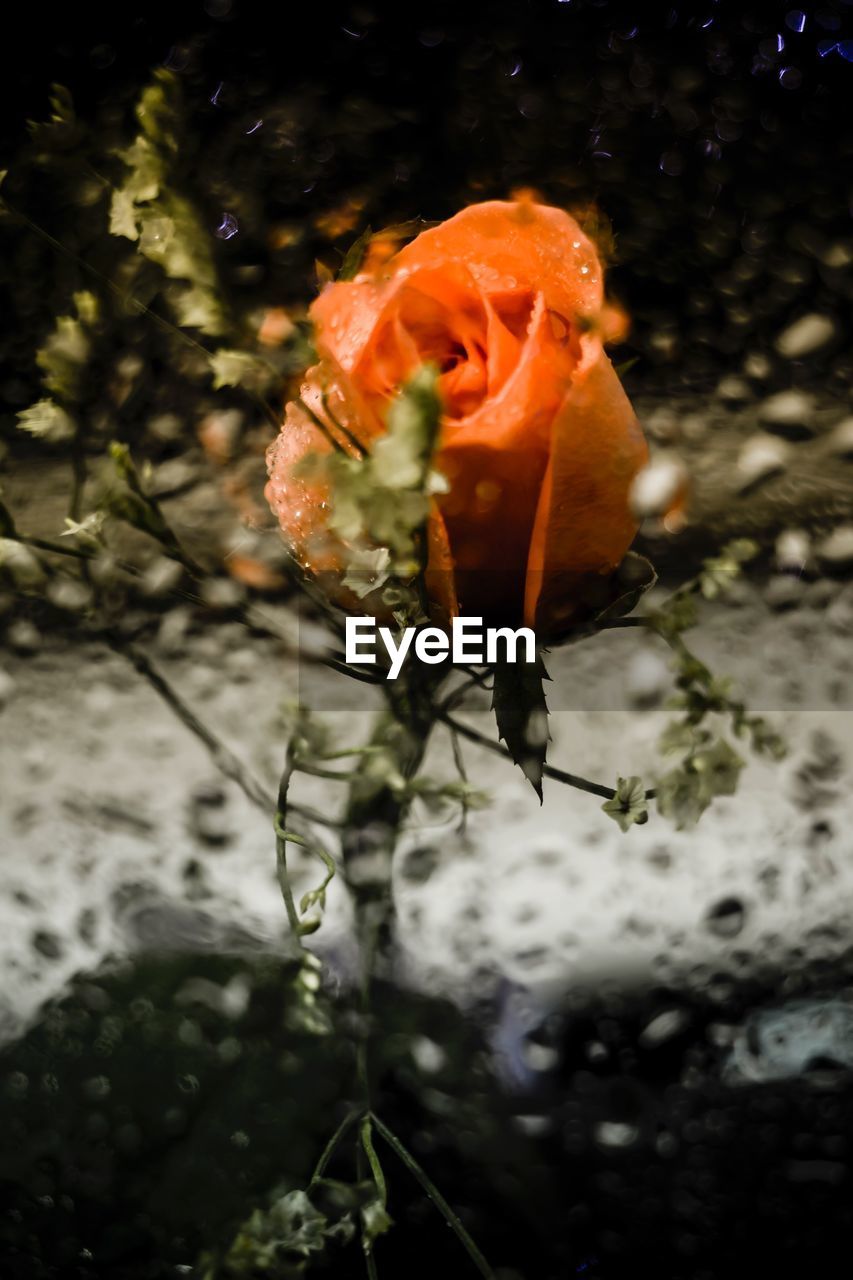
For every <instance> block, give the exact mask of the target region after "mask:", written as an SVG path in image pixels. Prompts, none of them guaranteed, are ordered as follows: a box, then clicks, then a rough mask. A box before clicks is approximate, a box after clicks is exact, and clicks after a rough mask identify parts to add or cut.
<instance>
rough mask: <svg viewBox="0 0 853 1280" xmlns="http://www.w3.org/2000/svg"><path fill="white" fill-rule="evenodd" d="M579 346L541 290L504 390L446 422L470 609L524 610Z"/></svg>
mask: <svg viewBox="0 0 853 1280" xmlns="http://www.w3.org/2000/svg"><path fill="white" fill-rule="evenodd" d="M574 363H575V358H574V354H573V352H572V351H571V350H569V349H568V348H567V347H566V346H565V345H564V344H561V343H559V342H558V341H557V340H556V339H555V338H554V336H553V334H552V333H551V328H550V324H549V316H548V312H547V310H546V308H545V305H544V300H543V298H542V297H541V296H540V297H539V298H538V299H537V301H536V304H535V306H534V310H533V319H532V321H531V332H530V335H529V337H528V340H527V342H526V343H525V344H524V346H523V348H522V351H521V358H520V360H519V363H518V365H517V366H516V369H515V371H514V372H513V374H512V376H511V378H510V379H509V380H508V381H507V382H506V383H505V384H504V386H503V388H502V390H501V392H500V393H499V394H498V395H497V396H495V397H494V398H491V397H490V398H489V399H488V400H487V401H486V402H485V403H484V405H483V406H482V408H481V409H479V410H478V411H477V412H476V413H474V414H472V415H471V416H470V417H468V418H465V419H464V420H463V421H462V422H458V423H445V425H444V428H443V434H442V440H443V444H442V448H441V450H440V452H439V456H438V459H437V465H438V469H439V470H440V471H441V472H442V473H443V474H444V475H445V477H446V478H447V480H448V482H449V492H448V493H447V494H444V495H442V497H441V498H440V500H439V502H440V506H441V511H442V515H443V516H444V519H445V521H446V523H447V530H448V533H449V535H450V547H451V551H452V553H453V558H454V561H455V563H456V571H457V590H458V594H459V600H460V607H461V608H462V609H463V611H464V612H466V613H469V614H475V615H482V616H483V617H485V618H487V619H488V618H498V619H501V620H502V621H503V622H507V621H509V620H510V619H513V618H515V619H518V618H520V616H521V611H522V605H523V597H524V575H525V570H526V566H527V552H528V547H529V545H530V537H531V533H532V530H533V522H534V519H535V515H536V510H537V505H538V502H539V494H540V490H541V486H542V480H543V477H544V475H545V469H546V466H547V462H548V450H549V448H550V443H551V422H552V420H553V418H554V415H555V414H556V413H557V411H558V410H559V408H560V405H561V404H562V402H563V400H564V397H565V395H566V390H567V388H568V386H569V382H570V379H571V377H572V373H573V370H574Z"/></svg>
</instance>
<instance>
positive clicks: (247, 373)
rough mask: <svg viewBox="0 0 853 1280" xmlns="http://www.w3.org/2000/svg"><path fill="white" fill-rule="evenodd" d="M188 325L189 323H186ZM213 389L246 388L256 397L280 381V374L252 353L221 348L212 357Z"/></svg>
mask: <svg viewBox="0 0 853 1280" xmlns="http://www.w3.org/2000/svg"><path fill="white" fill-rule="evenodd" d="M185 323H188V322H185ZM210 368H211V371H212V373H213V388H214V390H215V391H218V390H220V389H221V388H222V387H245V388H246V390H247V391H249V392H251V393H252V394H255V395H261V394H263V392H265V391H268V390H269V389H270V387H272V386H273V385H274V384H275V383H276V382H277V381H278V379H279V376H280V375H279V372H278V370H277V369H275V368H274V367H273V366H272V365H271V364H270V363H269V361H268V360H264V359H262V357H261V356H257V355H255V354H254V353H253V352H251V351H229V350H227V349H226V348H224V347H220V348H219V350H218V351H214V353H213V355H212V356H211V357H210Z"/></svg>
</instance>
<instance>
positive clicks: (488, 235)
mask: <svg viewBox="0 0 853 1280" xmlns="http://www.w3.org/2000/svg"><path fill="white" fill-rule="evenodd" d="M443 262H448V263H449V262H464V263H465V264H466V265H467V267H468V269H469V271H470V272H471V274H472V275H473V276H474V277H475V279H476V280H477V281H478V282H479V284H480V286H481V288H482V289H483V290H484V292H486V293H493V292H495V291H497V290H504V291H511V290H513V289H516V288H518V287H519V286H522V287H527V288H534V289H536V290H541V291H542V292H543V293H544V295H545V302H546V305H547V306H548V307H551V308H553V309H554V310H556V311H559V312H561V313H562V314H563V315H565V316H567V317H570V318H571V317H574V316H578V315H582V316H593V315H597V314H598V312H599V311H600V310H601V307H602V304H603V301H604V289H603V281H602V274H603V273H602V270H601V263H600V262H599V258H598V254H597V252H596V250H595V246H594V245H593V243H592V241H591V240H589V239H588V237H587V236H585V235H584V233H583V232H582V231H581V229H580V227H579V226H578V224H577V222H576V221H575V219H574V218H573V217H571V215H570V214H568V213H565V212H564V211H563V210H562V209H554V208H552V207H550V206H548V205H541V204H533V203H532V202H530V201H504V200H488V201H485V202H484V203H483V204H475V205H469V206H468V208H467V209H462V210H461V211H460V212H459V213H457V214H456V215H455V216H454V217H452V218H449V219H448V220H447V222H442V223H441V225H440V226H438V227H431V228H430V229H429V230H427V231H422V232H421V234H420V235H419V236H418V237H417V238H416V239H415V240H412V241H411V242H410V243H409V244H407V245H405V246H404V247H403V248H402V249H401V250H400V252H399V253H398V254H397V256H396V257H395V258H394V259H393V266H394V270H395V271H399V270H401V269H415V268H417V267H425V266H429V267H436V266H438V265H439V264H441V263H443Z"/></svg>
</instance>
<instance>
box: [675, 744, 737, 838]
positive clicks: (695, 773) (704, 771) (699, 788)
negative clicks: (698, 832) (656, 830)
mask: <svg viewBox="0 0 853 1280" xmlns="http://www.w3.org/2000/svg"><path fill="white" fill-rule="evenodd" d="M688 740H689V742H690V746H689V747H688V750H687V753H686V755H685V756H684V758H683V759H682V761H681V763H680V764H679V765H678V767H677V768H675V769H672V770H670V772H669V773H667V774H665V775H664V777H663V778H662V779H661V780H660V782H659V784H658V789H657V792H658V809H659V810H660V812H661V813H662V814H663V815H664V817H666V818H669V819H670V820H671V821H672V822H674V823H675V825H676V827H678V828H679V829H683V828H684V827H690V826H693V825H694V824H695V823H696V822H698V820H699V818H700V817H701V816H702V814H703V813H704V812H705V810H706V809H707V808H708V806H709V805H710V803H711V801H712V800H713V799H714V798H715V797H716V796H733V795H734V794H735V792H736V791H737V785H738V780H739V778H740V771H741V769H742V768H743V767H744V762H743V760H742V759H741V757H740V756H739V755H738V754H737V752H736V751H735V750H734V749H733V747H732V746H731V745H730V744H729V743H728V742H727V741H726V740H725V738H722V737H719V736H716V735H714V734H713V733H711V732H710V731H709V730H707V729H693V730H691V731H690V734H689V739H688Z"/></svg>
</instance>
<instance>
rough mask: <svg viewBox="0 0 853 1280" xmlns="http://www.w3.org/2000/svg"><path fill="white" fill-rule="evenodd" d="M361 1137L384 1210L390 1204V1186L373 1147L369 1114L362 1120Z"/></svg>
mask: <svg viewBox="0 0 853 1280" xmlns="http://www.w3.org/2000/svg"><path fill="white" fill-rule="evenodd" d="M360 1136H361V1145H362V1146H363V1147H364V1154H365V1155H366V1156H367V1163H368V1164H369V1165H370V1172H371V1173H372V1174H373V1181H374V1182H375V1183H376V1190H377V1191H378V1192H379V1199H380V1200H381V1201H382V1207H383V1208H384V1207H385V1206H386V1205H387V1203H388V1184H387V1183H386V1181H385V1174H384V1172H383V1169H382V1165H381V1164H380V1162H379V1156H378V1155H377V1154H376V1148H375V1147H374V1145H373V1132H372V1125H371V1118H370V1114H369V1113H368V1114H367V1115H366V1116H364V1118H363V1119H362V1122H361V1134H360Z"/></svg>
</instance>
